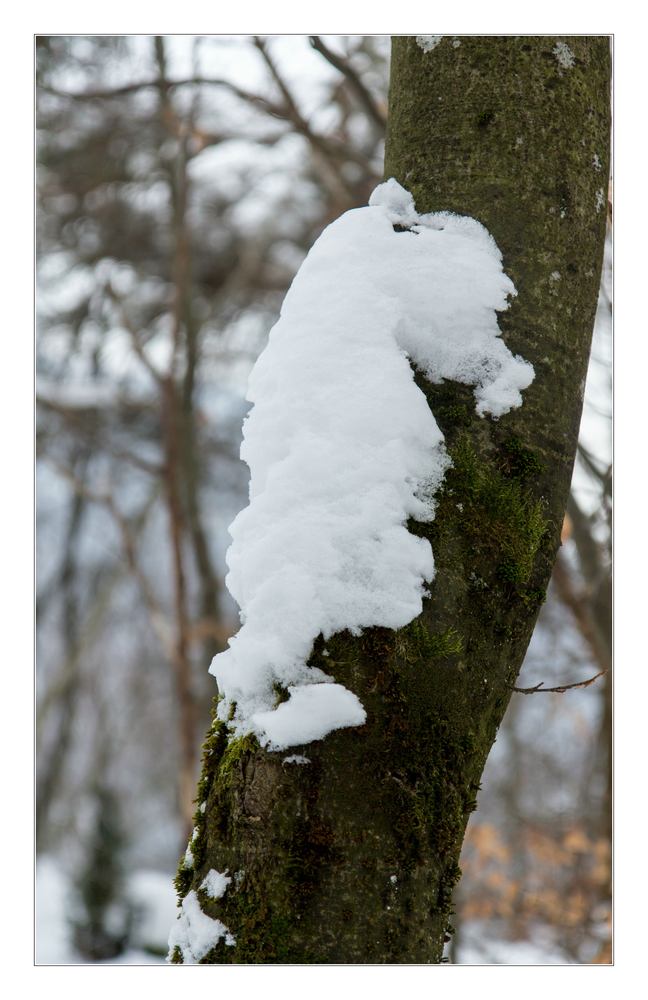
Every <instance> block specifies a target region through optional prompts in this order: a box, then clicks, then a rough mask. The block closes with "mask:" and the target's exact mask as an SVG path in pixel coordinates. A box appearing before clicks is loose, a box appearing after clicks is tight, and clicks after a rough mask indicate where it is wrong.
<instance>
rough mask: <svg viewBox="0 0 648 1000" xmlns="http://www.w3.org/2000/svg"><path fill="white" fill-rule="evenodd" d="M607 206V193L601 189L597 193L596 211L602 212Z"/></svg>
mask: <svg viewBox="0 0 648 1000" xmlns="http://www.w3.org/2000/svg"><path fill="white" fill-rule="evenodd" d="M604 205H605V191H604V190H603V188H599V189H598V191H597V192H596V211H597V212H600V211H601V209H602V208H603V206H604Z"/></svg>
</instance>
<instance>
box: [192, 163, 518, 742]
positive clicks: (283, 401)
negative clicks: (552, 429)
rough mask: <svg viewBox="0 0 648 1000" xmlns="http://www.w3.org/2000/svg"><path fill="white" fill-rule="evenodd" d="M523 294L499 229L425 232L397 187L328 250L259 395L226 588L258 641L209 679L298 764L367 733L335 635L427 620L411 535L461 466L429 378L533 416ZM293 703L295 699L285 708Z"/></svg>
mask: <svg viewBox="0 0 648 1000" xmlns="http://www.w3.org/2000/svg"><path fill="white" fill-rule="evenodd" d="M514 294H515V289H514V287H513V284H512V282H511V281H510V279H509V278H508V277H507V276H506V274H505V273H504V272H503V270H502V258H501V254H500V252H499V250H498V248H497V246H496V244H495V242H494V240H493V238H492V237H491V236H490V234H489V233H488V232H487V231H486V230H485V229H484V227H483V226H481V225H480V224H479V223H478V222H476V221H475V220H474V219H470V218H464V217H459V216H455V215H451V214H449V213H437V214H430V215H419V214H418V213H417V212H416V209H415V206H414V200H413V198H412V196H411V195H410V194H409V193H408V192H407V191H405V190H404V189H403V188H402V187H401V186H400V185H399V184H398V183H397V182H396V181H395V180H393V179H391V180H389V181H387V182H386V183H385V184H381V185H379V187H378V188H377V189H376V191H375V192H374V194H373V195H372V197H371V199H370V202H369V206H368V207H366V208H361V209H355V210H352V211H350V212H346V213H345V214H344V215H343V216H342V217H341V218H340V219H338V220H337V221H336V222H334V223H333V224H332V225H330V226H329V227H328V228H327V229H326V230H325V231H324V233H323V234H322V235H321V237H320V238H319V240H318V241H317V242H316V243H315V245H314V247H313V248H312V250H311V251H310V253H309V254H308V257H307V258H306V260H305V261H304V263H303V265H302V267H301V268H300V271H299V272H298V274H297V276H296V278H295V280H294V281H293V284H292V286H291V288H290V290H289V292H288V294H287V296H286V299H285V301H284V304H283V308H282V310H281V317H280V319H279V321H278V322H277V323H276V325H275V326H274V328H273V329H272V331H271V333H270V337H269V342H268V346H267V347H266V349H265V350H264V351H263V353H262V354H261V356H260V357H259V359H258V361H257V363H256V365H255V367H254V370H253V371H252V374H251V376H250V381H249V387H248V399H249V401H250V402H252V403H253V404H254V405H253V408H252V410H251V412H250V414H249V416H248V418H247V421H246V423H245V425H244V442H243V445H242V448H241V457H242V458H243V459H244V460H245V461H246V462H247V464H248V465H249V467H250V474H251V481H250V503H249V506H248V507H247V508H246V509H245V510H243V511H242V512H241V513H240V514H239V515H238V517H237V518H236V519H235V521H234V523H233V524H232V526H231V528H230V534H231V536H232V540H233V541H232V545H231V547H230V549H229V553H228V566H229V570H230V572H229V575H228V577H227V585H228V588H229V590H230V592H231V594H232V596H233V597H234V598H235V600H236V601H237V603H238V605H239V607H240V609H241V622H242V627H241V629H240V631H239V632H238V634H237V635H236V636H234V638H233V639H231V640H230V648H229V649H228V650H226V651H225V652H224V653H221V654H220V655H219V656H217V657H216V658H215V659H214V661H213V663H212V666H211V668H210V670H211V672H212V673H214V674H215V676H216V679H217V681H218V685H219V688H220V691H221V693H222V695H223V696H224V697H223V699H222V700H221V703H220V706H219V715H220V718H221V719H223V720H229V716H230V711H231V706H232V705H233V704H234V703H235V704H236V712H235V715H234V720H233V723H232V728H233V730H234V731H235V732H239V733H243V732H248V731H250V730H252V731H254V732H255V733H256V734H257V735H258V737H259V739H260V741H261V742H262V744H264V745H269V747H270V748H271V749H284V748H286V747H289V746H295V745H300V744H303V743H306V742H309V741H310V740H315V739H321V738H323V737H324V736H325V735H326V734H327V733H329V732H331V731H332V730H334V729H337V728H343V727H345V726H356V725H360V724H362V722H363V721H364V718H365V714H364V709H363V707H362V705H361V704H360V702H359V701H358V699H357V697H356V696H355V695H354V694H353V693H352V692H348V691H346V690H345V689H344V688H342V687H341V686H340V685H334V684H333V683H332V681H333V678H332V677H330V676H329V675H327V674H326V673H324V672H323V671H321V670H316V669H313V668H309V667H308V666H307V665H306V661H307V659H308V656H309V654H310V651H311V648H312V645H313V642H314V640H315V639H316V638H317V636H318V635H319V634H320V633H322V634H323V636H324V638H325V639H326V638H328V637H330V636H331V635H333V634H334V633H336V632H341V631H343V630H345V629H349V630H350V631H351V632H353V633H355V634H358V633H359V632H360V631H361V630H362V629H363V628H366V627H370V626H375V625H382V626H385V627H387V628H393V629H397V628H401V627H402V626H404V625H406V624H407V623H408V622H410V621H412V619H414V618H415V617H416V616H417V615H418V614H419V613H420V611H421V607H422V598H423V595H424V592H425V589H426V586H427V584H429V583H430V582H431V581H432V579H433V577H434V560H433V555H432V550H431V547H430V544H429V542H428V541H427V540H425V539H422V538H419V537H416V536H414V535H413V534H411V533H410V532H409V531H408V529H407V521H408V519H409V518H414V519H417V520H421V521H424V520H430V519H431V518H432V517H433V516H434V495H435V493H436V491H437V490H438V488H439V486H440V485H441V483H442V481H443V477H444V474H445V471H446V469H447V467H448V464H449V459H448V456H447V454H446V452H445V448H444V443H443V435H442V433H441V431H440V429H439V427H438V425H437V423H436V420H435V418H434V415H433V414H432V413H431V411H430V409H429V406H428V404H427V401H426V399H425V396H424V395H423V393H422V392H421V390H420V389H419V388H418V386H417V385H416V383H415V381H414V371H413V365H414V366H416V367H417V368H418V369H420V370H421V371H423V372H424V373H425V374H426V376H427V377H428V379H430V380H431V381H433V382H440V381H442V380H444V379H452V380H455V381H458V382H461V383H464V384H467V385H472V386H474V395H475V401H476V410H477V412H478V413H479V414H480V415H481V416H484V415H486V414H490V415H491V416H492V417H494V418H497V417H499V416H501V415H502V414H504V413H507V412H508V411H509V410H510V409H511V408H513V407H516V406H519V405H520V404H521V402H522V397H521V391H522V390H523V389H525V388H526V387H527V386H528V385H529V384H530V383H531V381H532V380H533V377H534V372H533V368H532V367H531V365H529V364H528V363H527V362H525V361H524V360H523V359H522V358H520V357H515V356H514V355H512V354H511V352H510V351H509V350H508V348H507V347H506V345H505V344H504V342H503V341H502V340H501V338H500V336H499V333H500V331H499V328H498V325H497V312H498V311H502V310H505V309H506V308H507V307H508V299H509V296H511V295H514ZM306 687H308V691H307V693H306V691H305V688H306ZM277 688H279V690H281V689H283V690H287V691H288V693H289V695H290V697H289V700H288V701H285V702H282V703H281V704H280V705H279V706H277Z"/></svg>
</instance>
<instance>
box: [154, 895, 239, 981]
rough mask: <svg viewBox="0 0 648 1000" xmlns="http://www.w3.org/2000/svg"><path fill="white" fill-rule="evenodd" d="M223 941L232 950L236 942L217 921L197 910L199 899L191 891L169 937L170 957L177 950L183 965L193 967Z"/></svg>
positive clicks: (199, 909) (223, 925) (168, 957)
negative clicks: (180, 953)
mask: <svg viewBox="0 0 648 1000" xmlns="http://www.w3.org/2000/svg"><path fill="white" fill-rule="evenodd" d="M221 938H225V944H226V945H228V946H229V947H233V946H234V945H235V944H236V939H235V938H234V937H233V935H232V934H231V933H230V931H229V930H228V929H227V927H226V926H225V924H224V923H222V922H221V921H220V920H214V919H213V918H212V917H209V916H208V915H207V914H206V913H203V911H202V910H201V908H200V903H199V901H198V896H197V895H196V893H195V892H194V891H193V890H192V891H191V892H189V893H187V895H186V896H185V898H184V899H183V900H182V908H181V910H180V913H179V914H178V917H177V919H176V922H175V923H174V925H173V927H172V928H171V933H170V934H169V954H168V956H167V961H171V958H172V956H173V952H174V950H175V949H176V948H180V951H181V952H182V961H183V962H184V964H185V965H196V964H197V963H198V962H200V960H201V958H204V957H205V955H206V954H207V952H208V951H211V949H212V948H213V947H214V946H215V945H216V944H218V942H219V941H220V940H221Z"/></svg>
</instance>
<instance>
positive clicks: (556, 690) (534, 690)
mask: <svg viewBox="0 0 648 1000" xmlns="http://www.w3.org/2000/svg"><path fill="white" fill-rule="evenodd" d="M604 674H607V670H599V672H598V674H594V676H593V677H589V678H588V679H587V680H586V681H578V683H577V684H560V685H559V686H558V687H551V688H546V687H545V686H544V681H540V683H539V684H536V685H535V687H530V688H519V687H515V686H512V687H511V690H512V691H517V693H518V694H538V693H540V694H564V693H565V691H572V690H573V689H574V688H586V687H589V686H590V684H593V683H594V681H596V680H598V679H599V677H603V675H604Z"/></svg>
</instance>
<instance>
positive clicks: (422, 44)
mask: <svg viewBox="0 0 648 1000" xmlns="http://www.w3.org/2000/svg"><path fill="white" fill-rule="evenodd" d="M442 38H443V35H417V36H416V44H417V45H418V47H419V48H420V49H423V51H424V52H431V51H432V49H436V47H437V45H438V44H439V42H440V41H441V39H442Z"/></svg>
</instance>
